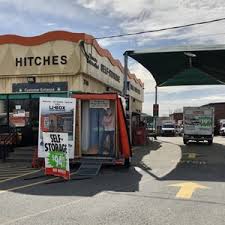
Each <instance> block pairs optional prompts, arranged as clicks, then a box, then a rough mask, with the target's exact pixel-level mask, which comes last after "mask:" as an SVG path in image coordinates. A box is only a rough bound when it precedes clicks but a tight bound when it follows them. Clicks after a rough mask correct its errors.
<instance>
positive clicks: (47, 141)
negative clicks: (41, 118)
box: [43, 132, 70, 180]
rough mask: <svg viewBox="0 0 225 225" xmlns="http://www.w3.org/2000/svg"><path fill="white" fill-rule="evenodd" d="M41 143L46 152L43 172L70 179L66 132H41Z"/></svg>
mask: <svg viewBox="0 0 225 225" xmlns="http://www.w3.org/2000/svg"><path fill="white" fill-rule="evenodd" d="M43 142H44V143H43V144H44V150H45V152H46V156H45V174H46V175H54V176H60V177H63V178H64V179H66V180H69V179H70V168H69V150H68V134H67V133H52V132H44V133H43Z"/></svg>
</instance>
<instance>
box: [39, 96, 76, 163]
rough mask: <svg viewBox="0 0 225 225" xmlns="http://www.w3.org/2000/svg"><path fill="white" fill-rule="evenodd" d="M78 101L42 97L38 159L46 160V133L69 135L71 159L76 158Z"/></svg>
mask: <svg viewBox="0 0 225 225" xmlns="http://www.w3.org/2000/svg"><path fill="white" fill-rule="evenodd" d="M75 113H76V99H74V98H59V97H58V98H56V97H40V109H39V136H38V157H39V158H45V155H46V154H45V153H46V151H45V147H44V141H43V138H44V137H43V134H44V133H49V132H52V133H67V135H68V150H69V158H70V159H73V158H74V148H75Z"/></svg>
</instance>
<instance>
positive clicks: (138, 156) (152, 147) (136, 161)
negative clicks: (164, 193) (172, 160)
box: [132, 141, 161, 179]
mask: <svg viewBox="0 0 225 225" xmlns="http://www.w3.org/2000/svg"><path fill="white" fill-rule="evenodd" d="M160 147H161V143H160V142H158V141H150V142H149V144H148V145H145V146H141V147H139V148H138V149H137V150H136V151H134V154H133V158H132V165H133V166H137V167H139V168H141V169H142V170H144V171H145V172H146V173H148V174H149V175H151V176H152V177H154V178H155V179H158V177H157V176H156V175H155V174H153V173H152V172H151V170H152V168H151V167H150V166H149V165H147V164H145V163H144V162H143V158H144V156H146V155H149V154H150V152H151V151H156V150H158V149H159V148H160Z"/></svg>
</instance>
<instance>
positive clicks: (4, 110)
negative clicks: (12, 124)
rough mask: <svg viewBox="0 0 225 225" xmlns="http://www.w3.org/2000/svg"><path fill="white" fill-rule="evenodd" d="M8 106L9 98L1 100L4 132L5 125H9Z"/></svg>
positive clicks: (1, 128) (0, 127) (1, 124)
mask: <svg viewBox="0 0 225 225" xmlns="http://www.w3.org/2000/svg"><path fill="white" fill-rule="evenodd" d="M7 108H8V102H7V100H0V132H3V131H4V129H3V127H7V125H8V115H7Z"/></svg>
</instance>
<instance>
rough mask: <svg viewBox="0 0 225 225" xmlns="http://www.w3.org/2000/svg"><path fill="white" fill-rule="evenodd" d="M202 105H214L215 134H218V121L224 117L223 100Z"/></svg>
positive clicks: (224, 104) (224, 105)
mask: <svg viewBox="0 0 225 225" xmlns="http://www.w3.org/2000/svg"><path fill="white" fill-rule="evenodd" d="M203 106H211V107H214V110H215V134H219V121H220V120H221V119H225V102H216V103H209V104H207V105H203Z"/></svg>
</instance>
